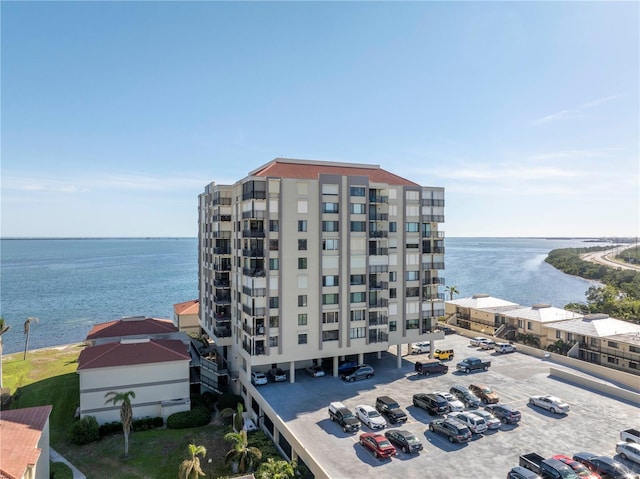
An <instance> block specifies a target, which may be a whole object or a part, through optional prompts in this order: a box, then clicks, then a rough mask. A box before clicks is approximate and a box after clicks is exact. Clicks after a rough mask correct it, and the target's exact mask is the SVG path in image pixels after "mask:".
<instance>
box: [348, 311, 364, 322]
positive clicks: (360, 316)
mask: <svg viewBox="0 0 640 479" xmlns="http://www.w3.org/2000/svg"><path fill="white" fill-rule="evenodd" d="M364 318H365V316H364V309H352V310H351V321H364Z"/></svg>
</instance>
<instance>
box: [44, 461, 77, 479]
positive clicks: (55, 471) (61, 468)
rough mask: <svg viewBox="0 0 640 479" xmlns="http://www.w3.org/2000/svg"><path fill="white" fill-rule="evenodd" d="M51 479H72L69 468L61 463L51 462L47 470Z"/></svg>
mask: <svg viewBox="0 0 640 479" xmlns="http://www.w3.org/2000/svg"><path fill="white" fill-rule="evenodd" d="M49 477H50V478H51V479H73V472H72V471H71V468H70V467H69V466H67V465H66V464H65V463H63V462H52V463H51V468H50V469H49Z"/></svg>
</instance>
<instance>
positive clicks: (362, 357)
mask: <svg viewBox="0 0 640 479" xmlns="http://www.w3.org/2000/svg"><path fill="white" fill-rule="evenodd" d="M362 363H364V353H358V364H362Z"/></svg>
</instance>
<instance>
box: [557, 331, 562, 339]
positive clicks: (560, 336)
mask: <svg viewBox="0 0 640 479" xmlns="http://www.w3.org/2000/svg"><path fill="white" fill-rule="evenodd" d="M556 339H562V332H561V331H560V330H559V329H556Z"/></svg>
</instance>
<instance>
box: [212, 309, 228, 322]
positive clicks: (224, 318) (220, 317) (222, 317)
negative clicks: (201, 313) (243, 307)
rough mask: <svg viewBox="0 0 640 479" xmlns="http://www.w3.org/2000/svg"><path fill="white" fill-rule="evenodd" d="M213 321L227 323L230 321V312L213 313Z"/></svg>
mask: <svg viewBox="0 0 640 479" xmlns="http://www.w3.org/2000/svg"><path fill="white" fill-rule="evenodd" d="M213 319H215V320H216V322H228V321H231V312H230V311H225V312H219V313H218V312H214V313H213Z"/></svg>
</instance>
